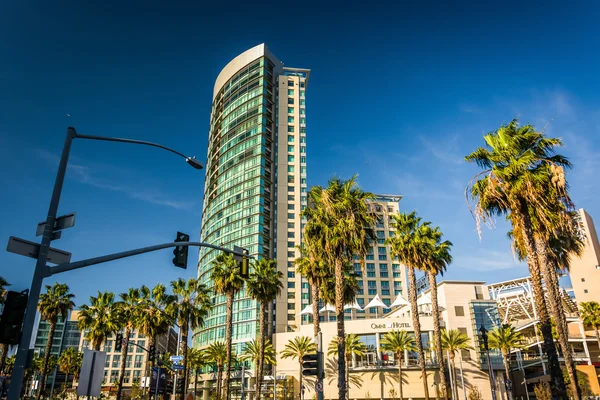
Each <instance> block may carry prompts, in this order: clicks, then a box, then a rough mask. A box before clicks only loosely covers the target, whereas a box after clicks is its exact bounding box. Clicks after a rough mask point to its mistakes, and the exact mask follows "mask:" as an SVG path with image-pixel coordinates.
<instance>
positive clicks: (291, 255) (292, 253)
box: [288, 251, 296, 258]
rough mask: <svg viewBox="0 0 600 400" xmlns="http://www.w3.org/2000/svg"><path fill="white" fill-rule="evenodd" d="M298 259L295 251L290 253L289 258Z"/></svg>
mask: <svg viewBox="0 0 600 400" xmlns="http://www.w3.org/2000/svg"><path fill="white" fill-rule="evenodd" d="M293 257H296V253H295V252H293V251H288V258H293Z"/></svg>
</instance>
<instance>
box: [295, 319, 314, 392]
mask: <svg viewBox="0 0 600 400" xmlns="http://www.w3.org/2000/svg"><path fill="white" fill-rule="evenodd" d="M317 315H318V314H317ZM298 361H299V363H300V374H299V375H298V376H299V377H300V378H299V379H298V380H299V381H300V398H302V359H301V358H300V359H299V360H298Z"/></svg>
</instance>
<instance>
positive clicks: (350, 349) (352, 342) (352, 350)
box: [327, 333, 367, 398]
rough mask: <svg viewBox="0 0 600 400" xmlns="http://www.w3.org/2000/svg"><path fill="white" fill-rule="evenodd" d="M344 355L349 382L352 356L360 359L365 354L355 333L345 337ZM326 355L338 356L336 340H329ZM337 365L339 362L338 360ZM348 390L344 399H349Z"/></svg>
mask: <svg viewBox="0 0 600 400" xmlns="http://www.w3.org/2000/svg"><path fill="white" fill-rule="evenodd" d="M345 342H346V343H345V344H346V346H345V354H344V358H345V361H346V362H345V365H346V371H345V372H346V375H345V376H346V377H347V379H348V382H350V363H351V362H352V358H353V357H354V356H357V357H362V356H364V355H365V353H366V352H367V346H366V345H365V344H364V343H363V342H361V341H360V338H359V337H358V335H357V334H355V333H350V334H347V335H346V340H345ZM327 355H328V356H333V357H336V358H337V356H338V355H339V351H338V341H337V338H334V339H332V340H331V342H329V346H328V348H327ZM338 363H339V360H338ZM349 388H350V385H348V389H349ZM349 392H350V390H348V391H347V392H346V396H347V397H346V398H349V397H350V393H349Z"/></svg>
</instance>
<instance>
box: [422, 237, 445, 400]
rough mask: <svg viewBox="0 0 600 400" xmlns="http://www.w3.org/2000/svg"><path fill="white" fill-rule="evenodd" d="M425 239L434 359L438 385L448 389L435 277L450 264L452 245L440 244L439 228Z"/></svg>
mask: <svg viewBox="0 0 600 400" xmlns="http://www.w3.org/2000/svg"><path fill="white" fill-rule="evenodd" d="M427 238H428V239H429V240H430V245H429V246H428V249H429V250H428V251H427V252H426V254H425V256H426V264H425V268H423V269H424V270H425V273H426V274H427V276H428V278H429V286H430V288H431V311H432V314H433V336H434V348H435V358H436V359H437V362H438V363H439V368H440V383H441V385H442V386H443V387H448V382H447V380H446V368H445V366H444V354H443V352H442V339H441V332H440V311H439V306H438V293H437V281H436V275H437V274H440V275H441V274H443V273H444V271H446V267H447V266H448V265H449V264H450V263H451V262H452V256H451V255H450V248H451V247H452V243H451V242H449V241H448V240H445V241H443V242H442V232H441V231H440V228H439V227H435V228H434V229H428V234H427ZM444 398H446V399H448V392H447V391H444Z"/></svg>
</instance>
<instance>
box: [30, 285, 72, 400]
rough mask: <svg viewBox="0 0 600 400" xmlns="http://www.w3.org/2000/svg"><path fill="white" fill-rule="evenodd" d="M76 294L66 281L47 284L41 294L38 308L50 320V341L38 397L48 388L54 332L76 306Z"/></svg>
mask: <svg viewBox="0 0 600 400" xmlns="http://www.w3.org/2000/svg"><path fill="white" fill-rule="evenodd" d="M73 298H75V295H74V294H72V293H70V290H69V286H68V285H67V284H65V283H55V284H54V285H52V286H50V285H46V293H42V294H41V295H40V301H39V303H38V310H39V312H40V317H41V319H42V320H44V321H46V322H48V324H49V325H50V331H49V332H48V341H47V342H46V351H45V352H44V365H43V367H42V379H41V382H40V383H41V384H40V390H39V391H38V394H37V398H38V399H39V398H40V397H41V396H42V392H43V391H45V390H46V379H47V378H48V372H49V370H48V360H49V359H50V353H51V352H52V344H53V343H54V332H55V331H56V324H58V320H59V318H62V320H63V321H64V320H66V319H67V315H68V314H69V311H71V310H72V309H73V308H74V307H75V303H74V302H73Z"/></svg>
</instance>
